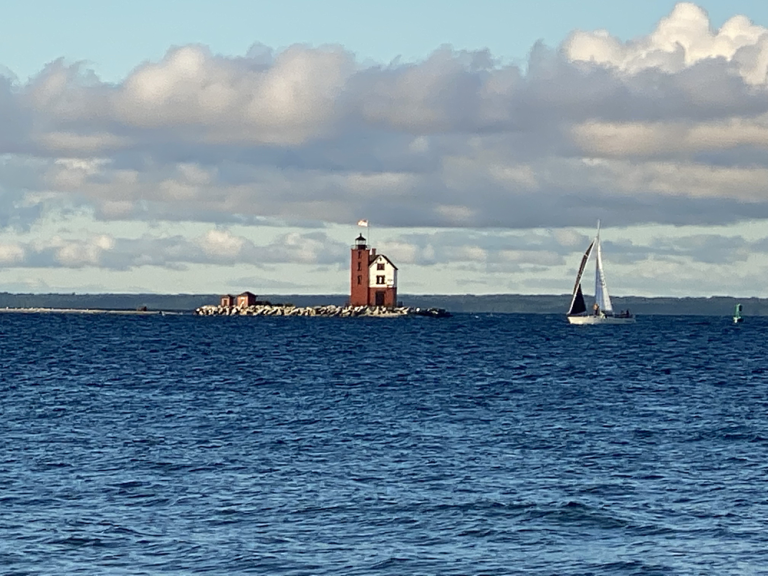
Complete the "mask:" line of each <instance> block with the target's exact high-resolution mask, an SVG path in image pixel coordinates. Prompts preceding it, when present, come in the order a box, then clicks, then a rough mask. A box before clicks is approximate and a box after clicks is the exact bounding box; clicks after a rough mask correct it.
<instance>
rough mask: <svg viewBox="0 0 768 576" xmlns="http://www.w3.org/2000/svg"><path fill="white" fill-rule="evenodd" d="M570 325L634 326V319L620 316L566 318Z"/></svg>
mask: <svg viewBox="0 0 768 576" xmlns="http://www.w3.org/2000/svg"><path fill="white" fill-rule="evenodd" d="M567 318H568V322H569V323H571V324H634V323H635V317H634V316H629V317H622V316H567Z"/></svg>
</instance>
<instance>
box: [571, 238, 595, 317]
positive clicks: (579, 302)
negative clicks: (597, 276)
mask: <svg viewBox="0 0 768 576" xmlns="http://www.w3.org/2000/svg"><path fill="white" fill-rule="evenodd" d="M594 245H595V241H594V240H592V242H590V243H589V246H588V247H587V251H586V252H584V256H583V257H582V259H581V266H579V273H578V274H577V275H576V284H575V285H574V287H573V297H572V298H571V307H570V308H569V309H568V315H569V316H571V315H573V314H581V313H582V312H586V311H587V305H586V303H585V302H584V294H582V292H581V276H582V275H583V274H584V268H585V267H586V266H587V262H588V261H589V255H590V254H591V253H592V247H593V246H594Z"/></svg>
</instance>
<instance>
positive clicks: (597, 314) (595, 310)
mask: <svg viewBox="0 0 768 576" xmlns="http://www.w3.org/2000/svg"><path fill="white" fill-rule="evenodd" d="M592 311H593V312H594V313H595V316H600V305H599V304H598V303H597V302H595V304H594V306H592Z"/></svg>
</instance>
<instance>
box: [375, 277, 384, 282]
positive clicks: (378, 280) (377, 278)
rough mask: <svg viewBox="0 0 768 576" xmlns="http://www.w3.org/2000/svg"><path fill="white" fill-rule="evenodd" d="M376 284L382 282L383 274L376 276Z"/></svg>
mask: <svg viewBox="0 0 768 576" xmlns="http://www.w3.org/2000/svg"><path fill="white" fill-rule="evenodd" d="M376 284H384V276H376Z"/></svg>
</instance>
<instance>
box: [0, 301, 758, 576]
mask: <svg viewBox="0 0 768 576" xmlns="http://www.w3.org/2000/svg"><path fill="white" fill-rule="evenodd" d="M728 322H729V319H728V318H690V317H688V318H669V317H646V318H640V319H639V320H638V323H637V324H636V325H635V326H632V327H627V326H602V327H588V326H587V327H576V326H569V325H567V324H566V323H565V320H564V318H563V317H548V316H533V315H532V316H523V315H497V316H493V315H479V316H475V315H458V316H456V317H454V318H450V319H440V320H436V319H428V318H416V319H408V318H406V319H389V320H382V319H322V318H252V317H251V318H249V317H232V318H229V317H215V318H199V317H192V316H109V315H95V316H92V315H77V314H2V315H0V347H2V348H1V353H0V371H1V372H0V392H1V394H2V395H1V397H0V432H1V433H2V435H1V436H0V446H2V450H1V451H0V566H1V567H2V570H0V572H2V573H3V574H8V575H10V574H51V575H53V574H56V575H59V574H89V575H90V574H126V575H128V574H130V575H137V574H197V573H210V574H276V575H281V574H290V575H311V574H317V575H320V574H333V575H340V574H344V575H380V574H381V575H385V574H386V575H420V574H425V575H426V574H430V575H431V574H435V575H453V574H457V575H458V574H487V575H496V574H542V575H543V574H547V575H549V574H553V575H554V574H579V575H586V574H659V575H666V574H718V575H720V574H762V573H766V570H767V569H768V490H766V482H767V481H768V372H767V371H768V361H767V360H766V355H765V342H766V335H767V334H768V319H762V318H747V320H746V322H745V324H743V325H741V326H733V325H730V324H729V323H728Z"/></svg>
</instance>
